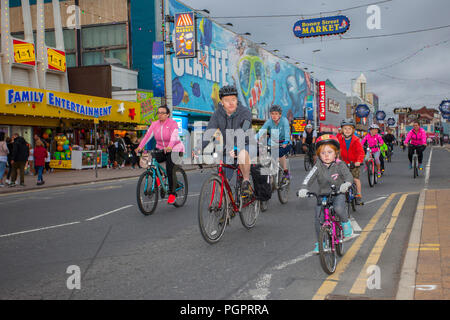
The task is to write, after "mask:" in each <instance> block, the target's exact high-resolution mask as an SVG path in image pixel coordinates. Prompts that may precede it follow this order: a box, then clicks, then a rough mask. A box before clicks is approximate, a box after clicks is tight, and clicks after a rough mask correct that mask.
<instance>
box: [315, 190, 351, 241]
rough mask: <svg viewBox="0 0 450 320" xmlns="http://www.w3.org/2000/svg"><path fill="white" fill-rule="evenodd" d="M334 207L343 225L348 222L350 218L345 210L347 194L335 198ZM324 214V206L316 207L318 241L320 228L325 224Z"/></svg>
mask: <svg viewBox="0 0 450 320" xmlns="http://www.w3.org/2000/svg"><path fill="white" fill-rule="evenodd" d="M333 207H334V212H335V214H336V215H337V216H338V217H339V220H340V221H341V223H345V222H347V221H348V216H347V213H346V210H345V194H339V195H337V196H336V197H335V198H334V201H333ZM324 214H325V213H324V212H323V210H322V206H316V219H315V223H314V226H315V229H316V234H317V239H319V233H320V227H321V226H322V223H323V222H324Z"/></svg>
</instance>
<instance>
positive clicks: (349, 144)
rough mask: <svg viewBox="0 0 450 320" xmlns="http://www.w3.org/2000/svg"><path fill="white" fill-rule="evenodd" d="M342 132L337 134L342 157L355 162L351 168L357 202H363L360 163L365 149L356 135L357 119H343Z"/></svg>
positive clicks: (344, 159) (362, 160) (348, 162)
mask: <svg viewBox="0 0 450 320" xmlns="http://www.w3.org/2000/svg"><path fill="white" fill-rule="evenodd" d="M341 128H342V133H338V134H337V138H338V140H339V144H340V146H341V159H342V161H344V162H345V163H346V164H347V165H349V164H350V163H352V162H353V164H354V168H352V167H351V168H350V172H351V173H352V175H353V181H354V182H355V184H356V196H355V201H356V204H358V205H360V204H361V203H362V196H361V180H360V179H359V173H360V165H361V163H363V162H364V155H365V154H364V149H363V147H362V144H361V141H360V140H359V138H358V137H357V136H356V135H355V129H356V125H355V120H353V119H352V118H349V119H344V120H342V121H341Z"/></svg>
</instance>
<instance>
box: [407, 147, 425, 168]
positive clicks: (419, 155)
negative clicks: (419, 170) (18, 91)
mask: <svg viewBox="0 0 450 320" xmlns="http://www.w3.org/2000/svg"><path fill="white" fill-rule="evenodd" d="M425 148H426V146H408V159H409V162H410V163H412V156H413V154H414V149H416V150H417V158H418V160H419V164H422V160H423V151H424V150H425Z"/></svg>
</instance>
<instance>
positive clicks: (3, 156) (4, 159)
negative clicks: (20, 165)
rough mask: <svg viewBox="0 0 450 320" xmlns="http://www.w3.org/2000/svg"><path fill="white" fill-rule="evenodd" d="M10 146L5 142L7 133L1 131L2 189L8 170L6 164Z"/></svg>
mask: <svg viewBox="0 0 450 320" xmlns="http://www.w3.org/2000/svg"><path fill="white" fill-rule="evenodd" d="M8 154H9V150H8V146H7V145H6V141H5V133H4V132H3V131H0V187H4V186H5V184H4V183H3V176H4V174H5V170H6V164H7V163H8Z"/></svg>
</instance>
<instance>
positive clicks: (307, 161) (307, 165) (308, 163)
mask: <svg viewBox="0 0 450 320" xmlns="http://www.w3.org/2000/svg"><path fill="white" fill-rule="evenodd" d="M303 163H304V165H305V171H306V172H308V171H309V170H311V168H312V159H311V156H310V155H309V153H307V154H305V158H304V160H303Z"/></svg>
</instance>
